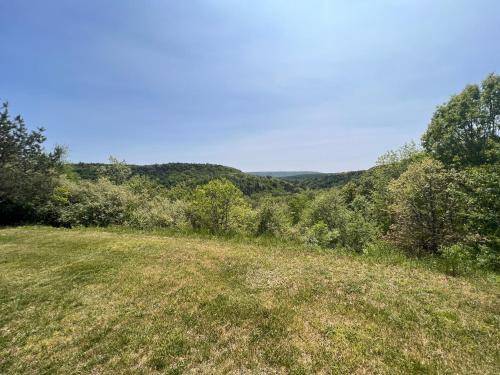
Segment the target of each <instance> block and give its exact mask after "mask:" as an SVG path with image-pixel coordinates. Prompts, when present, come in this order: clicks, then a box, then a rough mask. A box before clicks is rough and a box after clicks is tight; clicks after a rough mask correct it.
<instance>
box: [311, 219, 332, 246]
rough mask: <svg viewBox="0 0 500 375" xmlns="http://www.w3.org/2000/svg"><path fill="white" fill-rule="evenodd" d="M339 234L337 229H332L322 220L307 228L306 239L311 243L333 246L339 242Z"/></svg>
mask: <svg viewBox="0 0 500 375" xmlns="http://www.w3.org/2000/svg"><path fill="white" fill-rule="evenodd" d="M339 235H340V233H339V231H338V230H337V229H334V230H330V229H329V228H328V225H326V224H325V223H324V222H322V221H320V222H319V223H316V224H313V225H312V226H311V227H310V228H308V229H307V231H306V235H305V241H306V243H309V244H311V245H318V246H321V247H329V248H333V247H335V246H336V244H337V240H338V238H339Z"/></svg>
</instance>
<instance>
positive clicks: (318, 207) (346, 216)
mask: <svg viewBox="0 0 500 375" xmlns="http://www.w3.org/2000/svg"><path fill="white" fill-rule="evenodd" d="M317 224H319V226H318V227H316V228H314V226H315V225H317ZM302 225H303V226H304V227H305V228H306V238H309V237H310V236H311V235H312V236H313V237H312V238H314V236H316V234H315V233H316V231H317V232H318V234H322V233H323V229H322V228H323V226H324V225H326V228H327V229H328V231H329V232H331V233H335V235H334V236H333V237H332V238H331V239H330V240H329V241H323V240H322V241H320V242H323V243H328V244H329V245H328V247H335V246H344V247H348V248H350V249H353V250H356V251H361V250H362V249H363V247H364V246H365V245H366V244H367V243H368V242H370V241H371V240H372V239H373V238H374V236H375V235H376V233H377V232H376V227H375V225H374V224H372V223H370V222H369V221H368V220H366V219H365V218H364V217H363V213H362V212H355V211H352V210H349V209H348V208H347V205H346V204H345V203H344V201H343V199H342V196H341V195H340V193H339V192H338V191H337V190H330V191H328V192H325V193H321V194H319V195H318V196H317V197H316V199H315V200H314V201H313V202H312V203H311V205H310V207H309V208H307V209H306V210H305V211H304V217H303V222H302ZM313 228H314V229H313ZM311 230H312V232H311ZM308 241H309V240H308Z"/></svg>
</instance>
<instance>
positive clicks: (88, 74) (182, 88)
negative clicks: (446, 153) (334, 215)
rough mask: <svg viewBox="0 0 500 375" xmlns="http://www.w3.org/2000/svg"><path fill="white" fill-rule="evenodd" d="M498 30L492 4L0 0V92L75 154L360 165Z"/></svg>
mask: <svg viewBox="0 0 500 375" xmlns="http://www.w3.org/2000/svg"><path fill="white" fill-rule="evenodd" d="M499 40H500V1H498V0H475V1H471V0H468V1H462V0H414V1H410V0H407V1H405V0H399V1H396V0H386V1H383V0H380V1H376V0H351V1H335V0H330V1H327V0H301V1H299V0H295V1H294V0H252V1H244V0H233V1H230V0H189V1H179V0H141V1H139V0H134V1H131V0H107V1H103V0H85V1H81V0H46V1H37V0H31V1H27V0H15V1H9V0H0V72H1V73H0V100H2V101H8V102H9V103H10V110H11V113H12V114H17V113H20V114H21V115H22V116H23V117H24V118H25V120H26V123H27V125H28V127H31V128H35V127H38V126H43V127H45V128H46V129H47V130H46V135H47V137H48V141H47V144H48V147H52V146H53V145H55V144H61V145H65V146H67V147H68V149H69V154H68V160H69V161H73V162H78V161H84V162H104V161H106V160H107V159H108V156H109V155H113V156H116V157H118V158H120V159H125V160H126V161H127V162H129V163H133V164H153V163H167V162H197V163H216V164H223V165H228V166H232V167H236V168H239V169H242V170H244V171H257V170H266V171H269V170H313V171H322V172H340V171H347V170H357V169H365V168H369V167H370V166H372V165H373V164H374V163H375V161H376V159H377V157H378V156H379V155H381V154H383V153H384V152H385V151H387V150H390V149H395V148H398V147H399V146H401V145H403V144H404V143H406V142H409V141H411V140H414V141H417V142H418V141H419V139H420V136H421V134H422V133H423V132H424V131H425V129H426V127H427V124H428V122H429V120H430V119H431V117H432V113H433V111H434V110H435V108H436V106H437V105H439V104H442V103H444V102H445V101H446V100H447V99H448V98H449V96H450V95H452V94H454V93H457V92H459V91H460V90H461V89H463V87H464V86H465V85H466V84H469V83H478V82H480V81H481V80H482V79H484V78H485V76H486V75H487V74H488V73H491V72H496V73H499V72H500V42H499Z"/></svg>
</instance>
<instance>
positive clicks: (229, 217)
mask: <svg viewBox="0 0 500 375" xmlns="http://www.w3.org/2000/svg"><path fill="white" fill-rule="evenodd" d="M191 204H192V206H191V207H192V216H191V220H192V223H193V226H194V227H198V228H206V229H208V230H210V231H211V232H214V233H219V232H228V231H230V229H231V224H232V221H233V219H235V217H234V216H235V215H236V213H237V212H238V211H239V210H238V209H239V208H241V206H247V204H246V202H245V200H244V198H243V193H242V192H241V190H239V189H238V188H237V187H236V186H235V185H234V184H233V183H232V182H230V181H229V180H226V179H217V180H212V181H210V182H209V183H207V184H206V185H203V186H199V187H197V188H196V189H195V191H194V193H193V200H192V202H191Z"/></svg>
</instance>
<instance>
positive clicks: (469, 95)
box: [422, 74, 500, 166]
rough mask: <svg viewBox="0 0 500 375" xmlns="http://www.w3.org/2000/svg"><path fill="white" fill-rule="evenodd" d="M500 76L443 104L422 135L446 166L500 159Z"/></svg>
mask: <svg viewBox="0 0 500 375" xmlns="http://www.w3.org/2000/svg"><path fill="white" fill-rule="evenodd" d="M499 130H500V76H499V75H496V74H490V75H489V76H488V77H487V78H486V79H485V80H484V81H483V82H482V83H481V86H478V85H468V86H466V87H465V89H464V90H463V91H462V92H461V93H460V94H458V95H454V96H452V97H451V99H450V100H449V101H448V102H447V103H445V104H443V105H441V106H439V107H438V108H437V110H436V112H435V113H434V115H433V117H432V120H431V122H430V124H429V127H428V129H427V131H426V132H425V134H424V135H423V136H422V145H423V146H424V149H425V150H426V151H427V152H429V153H430V154H431V155H432V156H433V157H435V158H436V159H438V160H440V161H442V162H443V163H445V164H446V165H452V166H467V165H480V164H484V163H494V162H498V161H499V160H500V134H499Z"/></svg>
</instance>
